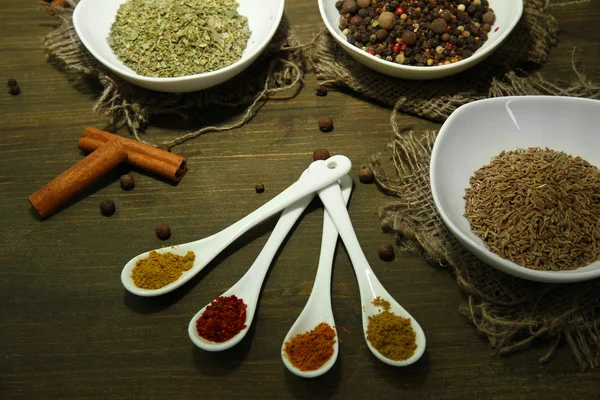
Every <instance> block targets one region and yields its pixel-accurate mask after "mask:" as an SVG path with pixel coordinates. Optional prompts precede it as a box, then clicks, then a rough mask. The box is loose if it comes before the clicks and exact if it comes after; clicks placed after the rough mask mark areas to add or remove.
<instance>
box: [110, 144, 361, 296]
mask: <svg viewBox="0 0 600 400" xmlns="http://www.w3.org/2000/svg"><path fill="white" fill-rule="evenodd" d="M351 167H352V162H351V161H350V160H349V159H348V158H347V157H345V156H342V155H337V156H333V157H330V158H329V159H327V160H326V161H321V160H319V161H315V162H313V163H312V164H311V165H310V166H309V167H308V170H309V171H310V173H309V174H307V175H306V176H305V177H303V178H301V179H299V180H298V181H296V182H295V183H293V184H292V185H291V186H289V187H288V188H287V189H285V190H284V191H283V192H281V193H279V194H278V195H277V196H275V197H274V198H272V199H271V200H270V201H269V202H267V203H266V204H263V205H262V206H261V207H259V208H258V209H256V210H255V211H254V212H252V213H250V214H248V215H247V216H245V217H244V218H242V219H240V220H239V221H238V222H236V223H235V224H233V225H231V226H230V227H228V228H225V229H224V230H222V231H220V232H218V233H216V234H214V235H212V236H209V237H207V238H204V239H200V240H197V241H194V242H189V243H185V244H180V245H175V246H170V247H163V248H160V249H156V252H158V253H165V252H171V253H174V254H178V255H185V254H186V253H187V252H188V251H193V252H194V254H195V255H196V259H195V260H194V265H193V266H192V268H191V269H189V270H188V271H185V272H184V273H183V275H182V276H181V277H180V278H179V279H177V280H176V281H175V282H172V283H169V284H168V285H166V286H163V287H161V288H159V289H142V288H139V287H137V286H136V285H135V284H134V282H133V279H132V278H131V271H132V270H133V268H134V267H135V265H136V263H137V262H138V260H140V259H143V258H146V257H148V255H149V254H150V252H149V251H147V252H145V253H142V254H140V255H138V256H136V257H133V258H132V259H131V260H130V261H129V262H128V263H127V264H125V266H124V267H123V270H122V271H121V282H122V283H123V286H124V287H125V289H127V290H128V291H130V292H131V293H133V294H136V295H138V296H147V297H150V296H159V295H162V294H165V293H169V292H171V291H173V290H175V289H177V288H179V287H180V286H181V285H183V284H184V283H186V282H187V281H189V280H190V279H192V278H193V277H194V276H195V275H196V274H197V273H198V272H200V271H201V270H202V269H203V268H204V267H205V266H206V265H207V264H208V263H209V262H210V261H212V260H213V259H214V258H215V257H216V256H217V255H218V254H219V253H220V252H221V251H223V249H225V248H226V247H227V246H229V245H230V244H231V243H232V242H233V241H234V240H236V239H237V238H238V237H240V236H241V235H242V234H244V233H245V232H247V231H248V230H249V229H250V228H252V227H254V226H256V225H257V224H258V223H260V222H262V221H263V220H265V219H267V218H268V217H270V216H272V215H273V214H275V213H277V212H279V211H281V210H283V209H284V208H285V207H288V206H290V205H291V204H293V203H294V202H296V201H298V200H300V199H301V198H303V197H306V196H308V195H309V194H311V193H315V192H316V191H317V190H319V189H321V188H323V187H325V186H327V185H329V184H330V183H332V182H335V183H336V185H337V181H338V180H339V179H340V178H341V177H342V176H344V175H346V174H347V173H348V172H349V171H350V168H351Z"/></svg>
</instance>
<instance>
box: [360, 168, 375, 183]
mask: <svg viewBox="0 0 600 400" xmlns="http://www.w3.org/2000/svg"><path fill="white" fill-rule="evenodd" d="M358 179H359V180H360V181H361V182H362V183H371V182H373V181H374V180H375V174H374V173H373V169H372V168H371V166H370V165H367V164H363V165H361V166H360V167H359V168H358Z"/></svg>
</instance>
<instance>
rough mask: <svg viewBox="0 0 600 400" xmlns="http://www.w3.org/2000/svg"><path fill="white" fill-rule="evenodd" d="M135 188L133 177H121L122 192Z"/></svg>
mask: <svg viewBox="0 0 600 400" xmlns="http://www.w3.org/2000/svg"><path fill="white" fill-rule="evenodd" d="M134 187H135V180H134V179H133V176H131V175H129V174H125V175H123V176H121V189H123V190H131V189H133V188H134Z"/></svg>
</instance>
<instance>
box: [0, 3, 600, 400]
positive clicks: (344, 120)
mask: <svg viewBox="0 0 600 400" xmlns="http://www.w3.org/2000/svg"><path fill="white" fill-rule="evenodd" d="M286 10H287V13H288V16H289V19H290V21H291V24H292V26H293V28H294V29H296V30H297V32H298V33H299V34H300V36H301V38H302V39H303V40H305V41H308V40H310V39H311V37H312V35H313V34H315V33H316V32H317V31H318V30H319V29H320V28H321V26H322V24H321V20H320V16H319V12H318V7H317V5H316V1H306V0H303V1H300V0H290V1H288V4H287V5H286ZM554 13H555V14H556V15H557V17H558V20H559V22H560V30H561V35H560V44H559V45H558V47H556V48H554V49H553V50H552V55H551V57H550V60H549V62H548V64H547V65H546V66H544V67H543V71H544V72H545V73H546V74H547V76H548V77H550V78H553V79H564V80H571V79H573V78H574V74H573V71H572V67H571V54H572V50H573V48H574V47H576V48H577V51H576V58H577V62H578V65H579V67H580V68H581V70H582V71H583V72H584V73H586V74H587V76H588V77H589V78H590V79H591V80H593V81H595V82H600V63H599V62H598V61H599V56H600V30H599V29H598V26H599V24H600V4H599V1H598V0H593V1H592V2H590V3H587V4H585V3H584V4H578V5H570V6H564V7H557V8H555V9H554ZM0 15H1V16H2V23H1V24H0V32H1V34H0V51H1V56H0V77H1V80H3V82H6V80H7V79H8V78H16V79H17V80H18V81H19V83H20V85H21V90H22V92H21V94H20V95H19V96H11V95H9V94H8V93H7V92H6V91H4V92H2V93H0V115H1V117H2V118H1V122H0V160H1V161H0V196H1V198H2V203H1V204H0V217H1V221H2V228H1V229H0V238H1V244H0V246H1V247H0V310H1V311H0V397H2V398H27V399H33V398H82V397H96V398H127V399H132V398H203V399H247V398H262V399H280V398H281V399H286V398H295V399H305V398H306V399H308V398H352V399H362V398H375V399H397V398H407V399H409V398H410V399H412V398H414V399H437V398H440V399H466V398H474V399H490V398H493V399H532V398H557V399H564V398H578V399H596V398H599V396H600V383H599V382H598V380H599V379H598V378H599V372H600V371H598V370H592V371H586V372H581V371H580V369H579V367H578V365H577V364H576V362H575V361H574V360H573V359H572V357H571V355H570V354H569V352H568V351H567V349H565V348H563V349H562V350H561V351H560V352H559V353H558V355H557V356H556V357H555V358H554V359H553V360H552V362H551V363H549V364H547V365H541V364H539V363H538V358H539V357H540V356H541V355H542V349H541V348H537V349H531V350H528V351H526V352H523V353H521V354H515V355H512V356H510V357H506V358H497V357H494V356H491V355H490V350H489V347H488V345H487V343H486V342H485V341H483V340H482V339H481V338H479V337H478V336H477V335H476V333H475V330H474V329H473V327H472V326H471V325H469V324H468V323H467V321H466V320H465V318H464V317H462V316H461V315H460V314H459V312H458V307H459V305H460V304H461V303H462V302H463V301H464V298H463V296H462V295H461V293H460V292H459V290H458V288H457V285H456V284H455V282H454V280H453V278H452V277H451V276H450V275H449V273H448V272H447V271H445V270H443V269H439V268H435V267H432V266H431V265H429V264H428V263H427V262H426V261H425V260H424V259H423V258H421V257H419V256H413V255H399V256H398V257H397V259H396V260H395V261H393V262H390V263H384V262H382V261H380V260H379V258H378V256H377V246H378V244H379V243H380V242H381V241H382V240H392V237H391V236H390V235H388V234H384V233H382V232H381V229H380V228H379V222H378V219H377V217H376V215H375V211H376V208H377V206H378V205H380V204H381V203H382V202H384V201H385V200H386V198H385V196H384V195H383V194H382V193H380V192H379V191H378V189H377V187H376V186H374V185H364V184H360V183H359V182H358V179H357V177H356V169H357V167H358V166H359V165H360V164H361V163H363V162H365V161H368V160H369V158H370V156H371V155H372V154H374V153H376V152H379V151H386V144H387V143H388V142H389V141H390V138H391V129H390V124H389V116H390V111H389V110H388V109H385V108H382V107H379V106H377V105H373V104H370V103H369V102H367V101H364V100H361V99H359V98H355V97H353V96H351V95H349V94H345V93H340V92H336V91H330V93H329V95H328V96H327V97H323V98H322V97H317V96H315V95H314V92H313V90H314V87H315V82H316V80H315V78H314V75H313V74H312V73H310V72H309V73H308V75H307V77H306V85H305V88H304V90H303V91H302V92H301V93H300V94H299V95H298V96H297V97H296V98H294V99H291V100H286V101H271V102H269V103H268V104H267V105H266V106H265V107H263V109H262V110H261V111H260V113H259V114H258V115H257V116H256V118H254V120H252V121H251V123H249V124H248V125H247V126H245V127H243V128H241V129H237V130H234V131H230V132H223V133H214V134H207V135H204V136H202V137H200V138H198V139H196V140H193V141H191V142H189V143H186V144H184V145H182V146H179V147H177V148H176V149H175V150H176V152H178V153H180V154H182V155H184V156H187V157H188V158H189V166H190V171H189V173H188V174H187V176H186V177H185V178H184V179H183V180H182V181H181V183H180V184H179V185H177V186H173V185H170V184H168V183H165V182H163V181H160V180H157V179H155V178H154V177H152V176H148V175H145V174H142V173H140V172H139V171H134V172H133V174H134V175H135V178H136V182H137V187H136V188H135V190H133V191H131V192H123V191H121V189H120V187H119V183H118V177H119V175H120V174H121V173H123V172H125V171H127V169H126V168H125V167H120V168H118V170H116V171H114V173H112V174H110V175H109V176H107V177H106V178H105V179H104V180H103V181H102V182H100V184H99V185H97V186H95V187H94V188H93V190H90V191H88V192H87V193H86V195H85V196H82V197H81V198H80V199H79V200H78V201H76V202H75V203H73V204H71V205H70V206H69V207H68V208H66V209H65V210H63V211H62V212H60V213H59V214H57V215H56V216H54V217H52V218H50V219H48V220H46V221H43V222H40V221H39V220H38V219H37V218H36V217H35V216H34V215H33V213H32V212H31V210H30V207H29V204H28V202H27V197H28V196H29V195H30V194H31V193H33V192H34V191H35V190H37V189H38V188H40V187H41V186H43V185H44V184H45V183H47V182H48V181H50V180H51V179H52V178H54V177H55V176H56V175H58V174H59V173H61V172H62V171H64V170H65V169H67V168H68V167H69V166H71V165H72V164H74V163H76V162H77V161H79V160H80V159H81V157H82V155H81V154H80V152H79V151H78V150H77V147H76V143H77V139H78V137H79V136H80V135H81V133H82V132H83V130H84V127H85V126H87V125H91V126H96V127H99V128H103V127H106V126H107V123H108V120H107V118H106V117H104V116H102V115H96V114H94V113H93V112H92V106H93V104H94V100H95V97H96V96H97V92H95V91H94V90H93V88H91V87H90V88H88V89H85V88H84V89H82V88H75V86H74V85H73V84H72V82H70V81H69V80H68V79H67V77H66V76H65V75H64V74H62V73H61V72H59V71H58V70H57V69H56V68H54V67H53V66H52V65H51V64H49V63H48V62H47V61H46V59H45V53H44V48H43V45H42V41H43V36H44V35H45V34H46V33H47V32H49V31H50V30H51V29H52V28H53V26H54V25H55V22H54V20H53V19H52V18H51V17H50V16H48V15H47V14H45V13H44V12H43V11H41V10H40V9H39V8H38V5H37V3H36V2H35V1H21V0H20V1H16V0H12V1H8V0H0ZM3 84H4V83H3ZM224 113H225V115H226V116H228V117H229V118H233V117H235V116H236V115H238V114H236V113H231V112H229V114H228V111H226V110H225V111H224ZM325 115H332V116H333V118H334V120H335V130H334V131H333V132H332V133H330V134H323V133H321V132H319V131H318V129H317V125H316V121H317V119H318V118H319V117H321V116H325ZM401 123H402V124H403V125H405V126H412V127H414V128H416V129H424V128H437V127H439V125H435V124H432V123H429V122H427V121H423V120H419V119H416V118H413V117H409V116H401ZM182 132H183V131H182V130H181V129H179V128H178V127H177V125H173V124H166V123H161V121H156V123H155V124H153V126H152V127H151V128H150V129H149V130H148V136H147V138H148V139H149V140H155V141H156V142H160V141H161V140H163V139H167V138H172V137H174V136H175V135H178V134H180V133H182ZM121 133H123V134H125V132H121ZM565 134H567V132H565ZM317 147H325V148H328V149H329V150H330V151H331V152H332V153H333V154H345V155H347V156H348V157H350V159H351V160H352V161H353V163H354V166H355V167H354V170H353V172H352V176H353V177H354V179H355V182H356V185H355V191H354V194H353V197H352V200H351V204H350V207H349V209H350V214H351V217H352V220H353V223H354V225H355V229H356V233H357V235H358V237H359V240H360V241H361V243H362V246H363V248H364V250H365V253H366V256H367V258H368V259H369V261H370V262H371V265H372V266H373V269H374V270H375V272H376V274H377V275H378V276H379V278H380V280H381V281H382V283H383V284H384V285H385V286H386V287H387V289H388V290H389V291H390V293H391V294H392V295H393V296H394V297H395V298H396V299H397V300H398V301H399V302H400V303H401V304H403V305H404V306H405V307H406V308H407V309H408V310H409V311H410V312H411V313H412V314H413V315H414V317H415V318H417V319H418V320H419V321H420V323H421V325H422V326H423V329H424V330H425V332H426V335H427V339H428V348H427V352H426V354H425V355H424V357H423V358H422V359H421V360H420V361H419V362H418V363H417V364H415V365H413V366H411V367H408V368H403V369H394V368H392V367H388V366H386V365H384V364H382V363H381V362H379V361H378V360H377V359H376V358H375V357H374V356H372V355H371V353H370V352H369V351H368V349H367V347H366V345H365V342H364V338H363V336H362V332H361V325H360V323H361V315H360V303H359V296H358V290H357V285H356V282H355V278H354V273H353V271H352V268H351V265H350V263H349V260H348V257H347V255H346V253H345V251H344V249H343V246H339V248H338V252H337V258H336V260H335V269H334V277H333V279H334V282H333V288H332V291H333V307H334V313H335V317H336V320H337V325H338V326H344V327H345V328H347V329H348V330H349V331H350V332H351V334H347V333H344V332H342V331H340V332H339V335H340V339H341V342H342V343H341V345H340V357H339V360H338V362H337V364H336V365H335V367H334V368H333V370H332V371H330V372H329V373H328V374H326V375H325V376H323V377H321V378H318V379H314V380H302V379H300V378H298V377H296V376H294V375H292V374H291V373H289V372H288V371H287V370H286V369H285V368H284V366H283V364H282V362H281V358H280V348H281V342H282V340H283V338H284V336H285V334H286V332H287V331H288V329H289V327H290V326H291V325H292V323H293V322H294V320H295V319H296V317H297V316H298V314H299V313H300V311H301V310H302V308H303V306H304V304H305V301H306V299H307V298H308V295H309V293H310V289H311V287H312V282H313V278H314V275H315V271H316V266H317V260H318V257H319V254H318V251H319V245H320V235H321V223H322V210H321V209H320V208H319V205H318V203H314V204H313V207H312V208H311V210H310V212H308V213H307V214H306V215H305V216H304V218H303V219H302V221H301V223H300V224H299V225H298V226H297V228H296V229H295V230H294V232H293V235H292V236H291V237H290V239H289V240H288V241H287V243H286V245H285V248H283V249H282V250H281V251H280V253H279V254H278V256H277V258H276V260H275V262H274V265H273V266H272V268H271V271H270V274H269V275H268V279H267V280H266V283H265V285H264V290H263V292H262V297H261V299H260V305H259V309H258V313H257V316H256V318H255V321H254V325H253V326H252V328H251V331H250V332H249V334H248V336H247V337H246V339H245V340H243V341H242V342H241V343H240V344H239V345H238V346H237V347H235V348H234V349H232V350H230V351H227V352H224V353H218V354H209V353H205V352H202V351H200V350H198V349H196V348H195V347H194V346H193V345H192V343H191V342H190V340H189V339H188V336H187V331H186V329H187V324H188V321H189V319H190V318H191V317H192V316H193V315H194V313H196V311H197V310H198V309H199V308H201V307H202V306H204V305H205V304H206V303H208V302H209V301H211V300H212V299H213V298H214V297H215V296H217V295H219V294H221V293H222V292H223V291H225V290H226V289H227V288H229V287H230V286H231V285H232V284H233V283H235V282H236V281H237V280H238V279H239V278H240V277H241V276H242V275H243V273H244V272H245V271H246V269H247V268H248V267H249V266H250V265H251V264H252V262H253V260H254V258H255V257H256V255H257V254H258V253H259V252H260V250H261V248H262V246H263V244H264V243H265V241H266V240H267V237H268V234H269V231H270V229H271V228H272V227H273V225H274V223H275V221H269V222H267V223H264V224H263V225H261V226H259V227H258V228H257V229H254V230H253V231H251V232H250V233H249V234H247V235H246V236H245V237H243V238H242V239H240V240H239V241H238V242H237V243H236V244H235V245H234V246H232V247H231V248H230V249H228V250H226V251H225V252H224V253H223V254H222V255H221V256H219V257H218V258H217V260H215V262H213V263H212V264H211V265H210V266H209V267H208V268H207V269H206V270H205V271H204V272H202V273H201V274H200V276H198V277H197V278H196V279H193V280H192V281H191V282H190V283H189V284H187V285H186V286H184V287H183V288H182V289H180V290H178V291H176V292H175V293H173V294H171V295H167V296H164V297H162V298H153V299H148V298H136V297H134V296H132V295H129V294H128V293H126V292H125V290H124V289H123V288H122V286H121V283H120V280H119V273H120V271H121V268H122V266H123V265H124V264H125V262H126V261H127V260H129V259H130V258H131V257H133V256H134V255H136V254H138V253H141V252H143V251H146V250H148V249H152V248H156V247H160V246H161V245H163V244H164V242H161V241H159V240H158V239H157V238H156V237H155V234H154V226H155V224H156V223H157V222H166V223H168V224H170V225H171V227H172V230H173V236H172V238H171V239H170V240H169V241H167V242H166V243H167V244H176V243H183V242H188V241H192V240H195V239H199V238H202V237H205V236H208V235H210V234H212V233H215V232H217V231H219V230H221V229H223V228H224V227H226V226H228V225H230V224H231V223H233V222H235V221H236V220H238V219H239V218H241V217H242V216H244V215H246V214H247V213H249V212H251V211H252V210H254V209H255V208H257V207H258V206H259V205H261V204H263V203H264V202H265V201H267V200H268V199H270V198H272V197H273V196H275V195H276V194H277V193H279V192H280V191H281V190H282V189H284V188H285V187H287V186H288V185H289V184H290V183H291V182H293V181H294V180H295V179H297V177H298V176H299V174H300V172H301V171H302V170H303V169H304V168H305V167H306V165H308V163H309V162H310V160H311V154H312V151H313V150H314V149H315V148H317ZM256 183H264V184H265V186H266V192H265V193H263V194H260V195H259V194H256V193H255V192H254V185H255V184H256ZM103 199H112V200H114V201H115V202H116V204H117V208H118V209H117V212H116V214H115V215H114V216H112V217H110V218H106V217H103V216H101V215H100V213H99V210H98V204H99V203H100V201H101V200H103Z"/></svg>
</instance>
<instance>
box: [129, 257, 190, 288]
mask: <svg viewBox="0 0 600 400" xmlns="http://www.w3.org/2000/svg"><path fill="white" fill-rule="evenodd" d="M195 258H196V255H195V254H194V252H193V251H188V252H187V253H186V255H185V256H179V255H177V254H173V253H168V252H167V253H158V252H156V251H151V252H150V254H149V255H148V258H143V259H141V260H138V262H137V263H136V264H135V267H133V270H132V271H131V279H133V283H134V284H135V286H137V287H139V288H142V289H160V288H161V287H163V286H166V285H168V284H169V283H171V282H175V281H176V280H177V279H179V278H180V277H181V275H182V274H183V272H184V271H187V270H189V269H190V268H192V265H194V259H195Z"/></svg>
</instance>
